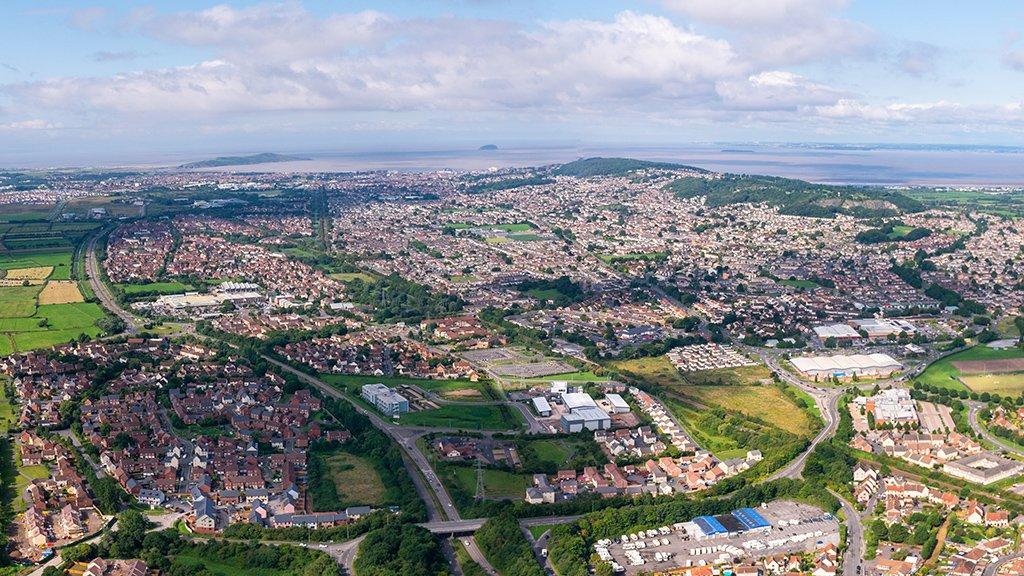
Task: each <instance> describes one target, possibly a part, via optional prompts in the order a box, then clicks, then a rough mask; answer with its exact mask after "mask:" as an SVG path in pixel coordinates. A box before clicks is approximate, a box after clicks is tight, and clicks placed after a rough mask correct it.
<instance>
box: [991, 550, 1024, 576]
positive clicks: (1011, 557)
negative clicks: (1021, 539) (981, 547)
mask: <svg viewBox="0 0 1024 576" xmlns="http://www.w3.org/2000/svg"><path fill="white" fill-rule="evenodd" d="M1018 558H1024V552H1017V553H1016V554H1010V555H1009V556H1003V557H1002V558H1000V559H998V560H996V561H995V562H992V563H991V564H989V565H988V566H985V570H984V571H983V572H982V573H981V574H982V576H995V574H996V572H998V571H999V569H1000V568H1002V567H1003V566H1004V565H1006V564H1008V563H1010V562H1012V561H1014V560H1016V559H1018Z"/></svg>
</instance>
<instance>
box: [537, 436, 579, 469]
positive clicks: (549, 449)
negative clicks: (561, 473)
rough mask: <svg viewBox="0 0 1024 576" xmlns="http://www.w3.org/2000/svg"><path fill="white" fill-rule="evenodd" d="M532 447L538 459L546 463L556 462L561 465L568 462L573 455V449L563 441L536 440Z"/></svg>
mask: <svg viewBox="0 0 1024 576" xmlns="http://www.w3.org/2000/svg"><path fill="white" fill-rule="evenodd" d="M530 446H532V447H533V449H534V451H536V452H537V458H539V459H540V460H542V461H544V462H554V463H555V464H556V465H560V464H561V463H562V462H565V461H566V460H568V459H569V458H570V457H571V456H572V454H573V451H574V450H573V448H572V447H571V446H569V445H568V444H566V443H565V442H562V441H561V440H555V439H550V440H535V441H533V442H530Z"/></svg>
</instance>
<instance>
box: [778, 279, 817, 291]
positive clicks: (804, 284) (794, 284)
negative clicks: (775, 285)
mask: <svg viewBox="0 0 1024 576" xmlns="http://www.w3.org/2000/svg"><path fill="white" fill-rule="evenodd" d="M779 284H782V285H783V286H789V287H790V288H803V289H805V290H810V289H812V288H817V287H818V283H817V282H812V281H810V280H779Z"/></svg>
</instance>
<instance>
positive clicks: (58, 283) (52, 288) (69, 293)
mask: <svg viewBox="0 0 1024 576" xmlns="http://www.w3.org/2000/svg"><path fill="white" fill-rule="evenodd" d="M84 300H85V299H84V298H83V297H82V293H81V292H80V291H79V290H78V283H77V282H75V281H73V280H50V281H49V282H47V283H46V285H45V286H43V289H42V291H41V292H39V304H40V305H45V304H70V303H73V302H83V301H84Z"/></svg>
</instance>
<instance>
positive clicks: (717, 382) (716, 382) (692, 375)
mask: <svg viewBox="0 0 1024 576" xmlns="http://www.w3.org/2000/svg"><path fill="white" fill-rule="evenodd" d="M771 378H772V371H771V370H769V369H768V368H767V367H766V366H764V365H763V364H758V365H756V366H740V367H739V368H721V369H718V370H700V371H698V372H686V373H684V374H683V380H685V381H686V383H687V384H690V385H693V386H704V385H709V386H725V385H737V384H739V385H742V384H760V383H761V382H762V381H764V380H771Z"/></svg>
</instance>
